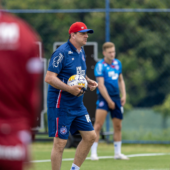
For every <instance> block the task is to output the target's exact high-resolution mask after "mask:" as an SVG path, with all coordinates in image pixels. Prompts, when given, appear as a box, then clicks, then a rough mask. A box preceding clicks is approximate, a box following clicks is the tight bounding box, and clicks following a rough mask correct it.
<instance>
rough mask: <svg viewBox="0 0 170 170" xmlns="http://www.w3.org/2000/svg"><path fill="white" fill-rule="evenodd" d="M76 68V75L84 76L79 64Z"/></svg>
mask: <svg viewBox="0 0 170 170" xmlns="http://www.w3.org/2000/svg"><path fill="white" fill-rule="evenodd" d="M76 70H77V74H78V75H83V76H85V70H82V69H81V66H80V67H76Z"/></svg>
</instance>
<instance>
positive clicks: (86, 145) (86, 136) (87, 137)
mask: <svg viewBox="0 0 170 170" xmlns="http://www.w3.org/2000/svg"><path fill="white" fill-rule="evenodd" d="M80 134H81V136H82V140H81V142H80V143H79V145H78V147H77V150H76V154H75V158H74V164H76V165H77V166H78V167H80V166H81V165H82V163H83V162H84V160H85V159H86V157H87V155H88V153H89V150H90V147H91V146H92V144H93V142H94V141H95V139H96V133H95V131H94V130H93V131H80Z"/></svg>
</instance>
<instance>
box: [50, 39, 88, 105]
mask: <svg viewBox="0 0 170 170" xmlns="http://www.w3.org/2000/svg"><path fill="white" fill-rule="evenodd" d="M48 71H51V72H54V73H57V74H58V75H57V77H58V78H59V79H60V80H61V81H62V82H64V83H66V84H67V81H68V79H69V78H70V77H71V76H72V75H75V74H79V75H83V76H84V77H85V76H86V60H85V52H84V50H83V48H82V49H81V51H80V52H78V51H77V49H76V48H75V47H74V46H73V45H72V44H71V42H70V41H69V40H68V41H67V42H66V43H65V44H63V45H61V46H60V47H59V48H58V49H57V50H56V51H55V52H54V53H53V54H52V56H51V60H50V63H49V67H48ZM47 104H48V107H56V108H65V107H67V108H77V107H82V106H84V105H83V95H82V96H80V97H76V96H74V95H72V94H70V93H68V92H66V91H63V90H60V89H56V88H54V87H52V86H51V85H49V87H48V96H47Z"/></svg>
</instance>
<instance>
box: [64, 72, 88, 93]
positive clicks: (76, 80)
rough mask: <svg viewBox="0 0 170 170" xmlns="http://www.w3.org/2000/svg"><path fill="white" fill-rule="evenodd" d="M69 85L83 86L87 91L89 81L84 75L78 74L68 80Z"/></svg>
mask: <svg viewBox="0 0 170 170" xmlns="http://www.w3.org/2000/svg"><path fill="white" fill-rule="evenodd" d="M67 84H68V85H69V86H74V85H82V86H83V87H84V89H85V90H87V80H86V79H85V77H84V76H82V75H78V74H76V75H73V76H71V77H70V78H69V79H68V81H67Z"/></svg>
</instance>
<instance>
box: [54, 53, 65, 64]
mask: <svg viewBox="0 0 170 170" xmlns="http://www.w3.org/2000/svg"><path fill="white" fill-rule="evenodd" d="M63 58H64V56H63V55H62V54H61V53H59V55H58V56H56V57H54V59H53V67H58V66H59V64H60V63H61V62H62V60H63Z"/></svg>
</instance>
